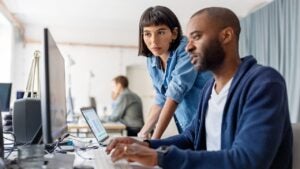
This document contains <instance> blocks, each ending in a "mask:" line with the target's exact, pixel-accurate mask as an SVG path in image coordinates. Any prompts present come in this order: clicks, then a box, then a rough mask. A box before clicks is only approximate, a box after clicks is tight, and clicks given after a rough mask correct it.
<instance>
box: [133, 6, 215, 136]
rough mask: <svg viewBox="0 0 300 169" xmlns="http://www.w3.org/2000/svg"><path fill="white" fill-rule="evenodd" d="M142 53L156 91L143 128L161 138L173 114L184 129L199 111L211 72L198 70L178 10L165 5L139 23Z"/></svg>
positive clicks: (146, 133) (143, 133)
mask: <svg viewBox="0 0 300 169" xmlns="http://www.w3.org/2000/svg"><path fill="white" fill-rule="evenodd" d="M139 33H140V34H139V53H138V54H139V55H142V56H146V57H147V68H148V71H149V73H150V76H151V79H152V83H153V86H154V89H155V92H156V96H155V103H154V105H152V107H151V109H150V114H149V117H148V119H147V121H146V123H145V125H144V126H143V128H142V130H141V131H140V132H139V134H138V136H139V137H144V138H147V137H148V136H149V133H150V132H151V131H152V130H153V128H154V127H155V129H154V133H153V135H152V138H153V139H159V138H160V137H161V136H162V134H163V132H164V131H165V129H166V128H167V126H168V124H169V122H170V120H171V118H172V116H173V115H174V114H175V116H174V117H175V122H176V125H177V128H178V132H179V133H181V132H182V131H183V130H184V129H185V128H186V127H187V126H188V124H189V122H190V121H191V120H192V118H193V116H194V114H196V111H197V107H198V103H199V99H200V96H199V92H201V89H202V87H203V85H204V84H205V82H206V81H207V80H208V78H210V77H211V75H210V74H209V73H198V72H197V71H196V70H195V69H194V68H193V65H192V64H191V61H190V58H189V56H188V54H187V53H186V52H185V46H186V44H187V38H186V37H184V36H183V35H182V29H181V26H180V24H179V21H178V19H177V17H176V16H175V14H174V13H173V12H172V11H171V10H170V9H168V8H167V7H163V6H155V7H150V8H148V9H146V11H144V13H143V14H142V16H141V19H140V23H139Z"/></svg>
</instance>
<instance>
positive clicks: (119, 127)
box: [68, 123, 127, 137]
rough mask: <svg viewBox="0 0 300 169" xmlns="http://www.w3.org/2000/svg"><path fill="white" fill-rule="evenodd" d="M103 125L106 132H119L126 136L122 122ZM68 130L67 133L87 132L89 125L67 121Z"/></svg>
mask: <svg viewBox="0 0 300 169" xmlns="http://www.w3.org/2000/svg"><path fill="white" fill-rule="evenodd" d="M103 127H104V128H105V129H106V131H107V133H108V134H116V133H117V134H120V135H123V136H126V135H127V133H126V126H125V125H124V124H122V123H103ZM68 132H69V133H76V134H77V136H79V135H80V134H81V133H83V134H86V137H88V134H89V133H90V132H91V131H90V128H89V126H88V125H87V124H86V123H83V124H76V123H69V124H68Z"/></svg>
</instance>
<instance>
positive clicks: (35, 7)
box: [2, 0, 272, 46]
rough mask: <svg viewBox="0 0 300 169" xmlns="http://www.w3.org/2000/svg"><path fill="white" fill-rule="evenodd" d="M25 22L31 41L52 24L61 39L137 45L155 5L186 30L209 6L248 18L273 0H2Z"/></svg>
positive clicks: (89, 42)
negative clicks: (145, 19) (142, 19)
mask: <svg viewBox="0 0 300 169" xmlns="http://www.w3.org/2000/svg"><path fill="white" fill-rule="evenodd" d="M2 1H3V3H4V4H5V5H6V7H7V8H8V10H9V11H10V13H11V14H12V15H13V16H14V17H15V18H16V19H17V20H19V22H21V24H22V25H23V27H24V29H25V39H26V41H27V42H33V41H41V39H42V28H44V27H48V28H49V29H50V31H51V33H52V35H53V37H54V39H56V41H57V42H60V43H77V44H92V45H93V44H94V45H125V46H126V45H133V46H137V41H138V21H139V17H140V15H141V14H142V12H143V11H144V10H145V9H146V8H148V7H150V6H155V5H163V6H167V7H169V8H170V9H171V10H173V11H174V13H175V14H176V15H177V16H178V18H179V20H180V21H181V24H182V27H183V30H185V25H186V24H187V21H188V19H189V17H190V16H191V15H192V14H193V13H194V12H196V11H197V10H199V9H201V8H204V7H208V6H222V7H228V8H230V9H232V10H233V11H234V12H235V13H236V14H237V15H238V16H239V17H244V16H246V15H248V14H249V13H251V12H253V11H254V10H256V9H258V8H260V7H262V6H264V5H266V4H268V3H270V2H271V1H272V0H107V1H104V0H2Z"/></svg>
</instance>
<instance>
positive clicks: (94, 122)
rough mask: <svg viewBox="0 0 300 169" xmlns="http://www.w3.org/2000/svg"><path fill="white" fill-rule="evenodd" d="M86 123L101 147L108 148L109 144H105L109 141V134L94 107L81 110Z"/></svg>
mask: <svg viewBox="0 0 300 169" xmlns="http://www.w3.org/2000/svg"><path fill="white" fill-rule="evenodd" d="M80 111H81V113H82V115H83V117H84V119H85V121H86V123H87V124H88V125H89V127H90V129H91V131H92V133H93V134H94V136H95V137H96V140H97V142H98V143H99V145H100V146H106V145H107V142H106V143H104V142H105V141H106V140H107V139H108V134H107V132H106V130H105V128H104V127H103V125H102V123H101V121H100V118H99V116H98V115H97V112H96V111H95V109H94V108H93V107H83V108H81V109H80Z"/></svg>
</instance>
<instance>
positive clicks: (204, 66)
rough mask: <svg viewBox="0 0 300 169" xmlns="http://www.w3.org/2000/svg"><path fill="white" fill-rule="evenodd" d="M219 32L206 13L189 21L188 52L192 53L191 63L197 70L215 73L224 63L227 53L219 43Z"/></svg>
mask: <svg viewBox="0 0 300 169" xmlns="http://www.w3.org/2000/svg"><path fill="white" fill-rule="evenodd" d="M219 32H220V30H218V29H217V27H216V24H214V23H213V21H210V20H209V19H208V17H207V14H206V13H203V14H200V15H197V16H194V17H193V18H192V19H191V20H190V21H189V24H188V28H187V36H188V38H189V43H188V44H187V46H186V50H187V51H188V52H189V53H190V55H191V62H192V64H193V65H194V67H195V68H196V69H197V70H211V71H214V70H216V69H218V68H219V67H220V66H221V65H222V63H223V62H224V58H225V51H224V49H223V47H222V44H221V42H220V41H219Z"/></svg>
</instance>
